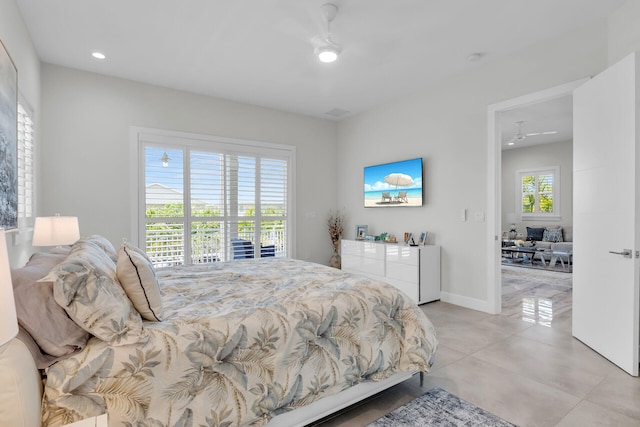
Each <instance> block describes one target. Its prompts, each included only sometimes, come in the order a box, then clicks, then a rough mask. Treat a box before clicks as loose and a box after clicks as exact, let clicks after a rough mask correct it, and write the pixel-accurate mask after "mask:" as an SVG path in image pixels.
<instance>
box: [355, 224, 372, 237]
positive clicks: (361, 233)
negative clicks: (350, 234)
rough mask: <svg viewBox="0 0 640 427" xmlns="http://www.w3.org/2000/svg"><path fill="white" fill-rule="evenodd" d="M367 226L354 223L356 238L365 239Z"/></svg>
mask: <svg viewBox="0 0 640 427" xmlns="http://www.w3.org/2000/svg"><path fill="white" fill-rule="evenodd" d="M368 231H369V227H368V226H367V225H356V240H365V239H366V238H367V233H368Z"/></svg>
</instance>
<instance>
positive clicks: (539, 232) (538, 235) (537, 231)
mask: <svg viewBox="0 0 640 427" xmlns="http://www.w3.org/2000/svg"><path fill="white" fill-rule="evenodd" d="M544 230H545V229H544V227H540V228H536V227H527V240H536V241H541V240H542V239H543V236H544Z"/></svg>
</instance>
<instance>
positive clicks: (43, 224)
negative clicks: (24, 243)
mask: <svg viewBox="0 0 640 427" xmlns="http://www.w3.org/2000/svg"><path fill="white" fill-rule="evenodd" d="M79 238H80V229H79V227H78V217H77V216H40V217H37V218H36V223H35V225H34V227H33V241H32V243H31V244H32V245H33V246H58V247H60V246H62V245H70V244H72V243H75V242H76V241H77V240H78V239H79Z"/></svg>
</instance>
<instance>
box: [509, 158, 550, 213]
mask: <svg viewBox="0 0 640 427" xmlns="http://www.w3.org/2000/svg"><path fill="white" fill-rule="evenodd" d="M559 171H560V169H559V168H558V167H551V168H545V169H535V170H521V171H518V172H516V176H517V185H516V203H517V204H518V206H516V209H517V212H519V213H520V215H521V216H522V219H527V218H531V219H540V218H558V217H559V216H560V197H559V193H560V191H559V189H560V173H559Z"/></svg>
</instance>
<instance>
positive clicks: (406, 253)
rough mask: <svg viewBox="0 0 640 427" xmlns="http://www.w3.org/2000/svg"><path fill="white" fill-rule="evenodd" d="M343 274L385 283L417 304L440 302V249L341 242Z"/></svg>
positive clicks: (366, 242)
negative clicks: (365, 277)
mask: <svg viewBox="0 0 640 427" xmlns="http://www.w3.org/2000/svg"><path fill="white" fill-rule="evenodd" d="M341 257H342V270H344V271H347V272H349V273H355V274H360V275H363V276H367V277H370V278H372V279H378V280H382V281H385V282H387V283H389V284H391V285H393V286H395V287H396V288H398V289H400V290H401V291H402V292H404V293H405V294H407V295H408V296H410V297H411V298H412V299H413V300H414V301H415V302H417V303H418V304H424V303H426V302H430V301H435V300H439V299H440V246H436V245H426V246H405V245H403V244H399V243H381V242H373V241H369V240H344V239H343V240H342V244H341Z"/></svg>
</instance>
